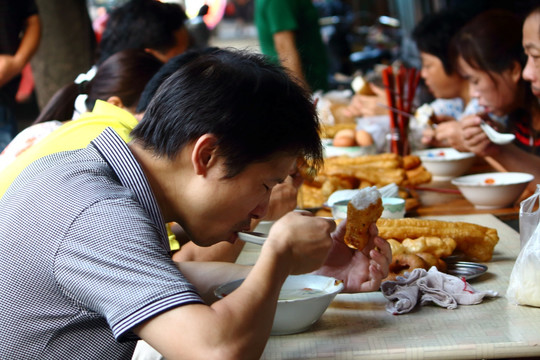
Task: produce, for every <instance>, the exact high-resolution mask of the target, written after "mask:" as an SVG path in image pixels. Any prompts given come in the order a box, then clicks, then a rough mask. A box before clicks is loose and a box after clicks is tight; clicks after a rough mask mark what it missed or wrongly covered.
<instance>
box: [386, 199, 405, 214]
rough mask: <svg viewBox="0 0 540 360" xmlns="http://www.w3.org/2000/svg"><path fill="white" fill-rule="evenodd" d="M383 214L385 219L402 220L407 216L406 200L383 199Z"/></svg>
mask: <svg viewBox="0 0 540 360" xmlns="http://www.w3.org/2000/svg"><path fill="white" fill-rule="evenodd" d="M382 203H383V207H384V210H383V213H382V215H381V217H382V218H385V219H401V218H403V217H404V216H405V199H402V198H399V197H383V198H382Z"/></svg>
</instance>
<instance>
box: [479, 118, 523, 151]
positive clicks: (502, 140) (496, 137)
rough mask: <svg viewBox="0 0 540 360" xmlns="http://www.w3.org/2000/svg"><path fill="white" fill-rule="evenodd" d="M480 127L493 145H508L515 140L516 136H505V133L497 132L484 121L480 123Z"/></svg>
mask: <svg viewBox="0 0 540 360" xmlns="http://www.w3.org/2000/svg"><path fill="white" fill-rule="evenodd" d="M480 127H481V128H482V130H483V131H484V132H485V133H486V135H487V136H488V138H489V140H491V142H493V143H495V144H497V145H506V144H510V143H511V142H512V141H514V139H515V138H516V136H515V135H514V134H505V133H500V132H497V131H496V130H495V129H494V128H492V127H491V126H489V125H488V124H487V123H486V122H484V121H482V123H481V124H480Z"/></svg>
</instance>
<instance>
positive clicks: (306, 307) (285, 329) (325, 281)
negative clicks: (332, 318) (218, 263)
mask: <svg viewBox="0 0 540 360" xmlns="http://www.w3.org/2000/svg"><path fill="white" fill-rule="evenodd" d="M243 281H244V280H243V279H240V280H235V281H232V282H230V283H227V284H224V285H221V286H220V287H218V288H217V289H216V290H215V291H214V293H215V295H216V296H217V297H218V298H222V297H224V296H225V295H227V294H230V293H231V292H232V291H233V290H235V289H236V288H238V287H239V286H240V284H242V282H243ZM342 289H343V283H342V282H341V281H338V280H336V279H334V278H332V277H327V276H321V275H310V274H305V275H289V277H287V279H286V280H285V282H284V283H283V287H282V288H281V292H280V294H279V300H278V304H277V309H276V314H275V316H274V323H273V325H272V331H271V335H287V334H295V333H299V332H302V331H305V330H307V329H308V328H309V327H310V326H311V325H313V324H314V323H315V322H316V321H317V320H319V318H320V317H321V316H322V314H323V313H324V312H325V311H326V309H327V308H328V305H330V303H331V302H332V300H334V298H335V297H336V295H337V294H338V293H339V292H340V291H341V290H342Z"/></svg>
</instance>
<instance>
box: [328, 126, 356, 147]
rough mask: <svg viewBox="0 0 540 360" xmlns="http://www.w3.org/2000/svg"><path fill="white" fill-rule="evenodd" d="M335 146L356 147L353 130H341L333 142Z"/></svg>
mask: <svg viewBox="0 0 540 360" xmlns="http://www.w3.org/2000/svg"><path fill="white" fill-rule="evenodd" d="M332 145H334V146H356V145H357V144H356V138H355V132H354V130H353V129H343V130H339V131H338V132H337V133H336V135H335V136H334V140H333V141H332Z"/></svg>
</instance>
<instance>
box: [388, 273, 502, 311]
mask: <svg viewBox="0 0 540 360" xmlns="http://www.w3.org/2000/svg"><path fill="white" fill-rule="evenodd" d="M381 291H382V293H383V295H384V296H385V297H386V298H387V299H388V300H390V301H389V302H388V303H387V304H386V311H388V312H389V313H391V314H394V315H398V314H404V313H407V312H409V311H411V310H412V309H413V308H414V307H415V306H416V305H417V303H418V300H420V305H426V304H429V303H435V304H436V305H439V306H441V307H446V308H447V309H455V308H456V307H457V306H458V305H474V304H479V303H481V302H482V300H483V299H484V297H486V296H489V297H495V296H498V293H497V292H496V291H492V290H486V291H477V290H475V289H474V288H473V287H472V286H471V285H470V284H469V283H468V282H467V281H466V280H465V279H463V278H461V279H460V278H458V277H456V276H453V275H449V274H445V273H442V272H440V271H439V270H437V268H436V267H435V266H432V267H431V269H429V271H426V270H424V269H414V270H413V271H412V272H410V273H409V272H406V273H405V276H398V277H397V280H396V281H385V282H383V283H382V284H381Z"/></svg>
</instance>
